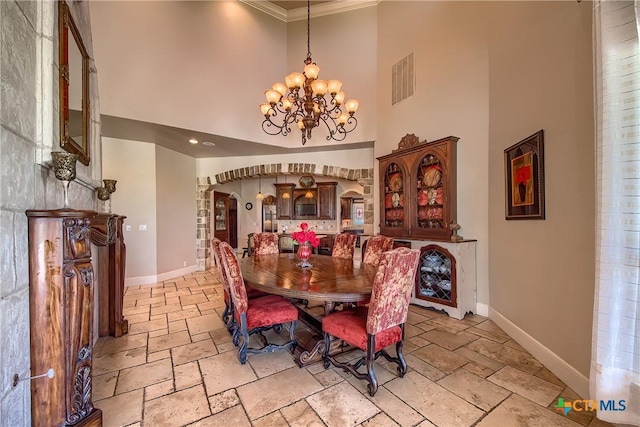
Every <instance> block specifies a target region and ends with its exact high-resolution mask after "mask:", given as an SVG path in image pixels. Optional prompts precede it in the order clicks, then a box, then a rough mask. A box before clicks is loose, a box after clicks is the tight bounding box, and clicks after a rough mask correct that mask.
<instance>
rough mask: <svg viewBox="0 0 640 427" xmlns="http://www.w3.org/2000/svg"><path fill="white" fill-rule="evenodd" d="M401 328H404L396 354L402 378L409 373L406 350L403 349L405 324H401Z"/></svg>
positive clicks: (399, 374)
mask: <svg viewBox="0 0 640 427" xmlns="http://www.w3.org/2000/svg"><path fill="white" fill-rule="evenodd" d="M400 329H402V339H400V341H398V342H397V343H396V355H397V356H398V361H399V362H398V376H399V377H400V378H402V377H404V374H406V373H407V361H406V360H405V359H404V352H403V351H402V347H404V324H402V325H400Z"/></svg>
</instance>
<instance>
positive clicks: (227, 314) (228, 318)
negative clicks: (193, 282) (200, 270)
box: [211, 237, 236, 334]
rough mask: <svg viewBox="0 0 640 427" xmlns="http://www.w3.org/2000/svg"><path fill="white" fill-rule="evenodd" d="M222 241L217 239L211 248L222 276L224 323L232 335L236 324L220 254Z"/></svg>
mask: <svg viewBox="0 0 640 427" xmlns="http://www.w3.org/2000/svg"><path fill="white" fill-rule="evenodd" d="M221 242H222V241H221V240H220V239H218V238H217V237H215V238H214V239H213V240H212V241H211V247H212V252H213V258H214V260H215V262H216V267H217V269H218V274H219V275H220V282H222V289H223V290H224V311H223V312H222V321H223V322H224V323H225V324H226V325H227V330H228V331H229V333H230V334H233V331H234V330H235V327H236V324H235V321H234V319H233V301H232V300H231V294H230V293H229V282H228V280H227V274H226V272H225V271H224V265H223V264H222V254H221V253H220V243H221Z"/></svg>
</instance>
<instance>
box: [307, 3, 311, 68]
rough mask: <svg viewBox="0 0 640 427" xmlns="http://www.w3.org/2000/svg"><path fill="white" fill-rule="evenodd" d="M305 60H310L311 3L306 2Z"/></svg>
mask: <svg viewBox="0 0 640 427" xmlns="http://www.w3.org/2000/svg"><path fill="white" fill-rule="evenodd" d="M307 58H311V1H307Z"/></svg>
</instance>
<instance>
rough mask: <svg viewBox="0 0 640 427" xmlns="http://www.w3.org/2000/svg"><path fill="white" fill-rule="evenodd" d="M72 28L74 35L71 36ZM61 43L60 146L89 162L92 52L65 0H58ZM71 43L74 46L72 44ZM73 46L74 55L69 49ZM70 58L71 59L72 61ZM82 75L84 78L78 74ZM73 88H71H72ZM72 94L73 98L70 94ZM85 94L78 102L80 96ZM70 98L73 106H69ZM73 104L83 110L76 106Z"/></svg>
mask: <svg viewBox="0 0 640 427" xmlns="http://www.w3.org/2000/svg"><path fill="white" fill-rule="evenodd" d="M69 30H71V34H72V35H73V37H71V38H70V37H69ZM58 33H59V34H58V37H59V39H58V41H59V43H58V45H59V55H60V58H59V59H60V79H59V80H60V147H61V148H62V149H64V150H66V151H68V152H69V153H73V154H77V155H78V160H79V161H80V162H82V163H83V164H85V165H87V166H88V165H89V161H90V160H91V157H90V156H89V146H90V141H91V140H90V126H89V120H90V117H91V116H90V114H89V111H90V110H89V106H90V105H89V55H88V54H87V50H86V49H85V47H84V44H83V42H82V37H81V36H80V32H79V31H78V27H77V26H76V24H75V22H74V21H73V17H72V16H71V12H70V11H69V7H68V6H67V4H66V2H65V1H64V0H60V1H58ZM69 42H71V43H72V45H71V46H70V45H69ZM70 47H71V55H70V49H69V48H70ZM70 61H71V62H70ZM79 74H82V77H81V78H80V77H79ZM70 88H71V90H70ZM71 96H73V99H71V98H70V97H71ZM80 96H81V97H82V99H81V100H79V102H78V99H77V98H78V97H80ZM70 100H71V101H72V105H71V106H70V105H69V104H70ZM73 104H75V105H76V106H77V108H80V106H81V108H82V111H79V110H77V109H73V106H74V105H73Z"/></svg>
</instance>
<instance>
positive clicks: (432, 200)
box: [414, 154, 446, 230]
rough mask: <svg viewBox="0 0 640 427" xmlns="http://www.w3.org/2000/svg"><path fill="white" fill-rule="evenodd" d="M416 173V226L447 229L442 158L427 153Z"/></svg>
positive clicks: (419, 227)
mask: <svg viewBox="0 0 640 427" xmlns="http://www.w3.org/2000/svg"><path fill="white" fill-rule="evenodd" d="M416 173H417V176H416V177H415V181H414V182H415V183H416V187H417V194H418V203H417V204H416V210H417V212H416V226H417V227H418V229H436V230H442V229H445V228H446V224H444V186H443V179H442V162H441V160H440V159H439V158H438V157H437V156H435V155H434V154H427V155H426V156H424V157H423V158H422V160H421V161H420V164H419V166H418V169H417V172H416Z"/></svg>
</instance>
